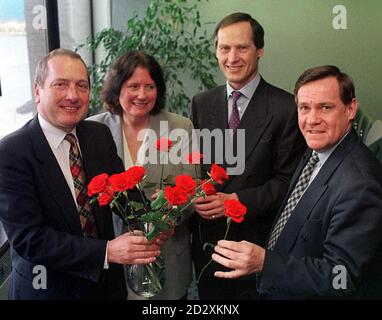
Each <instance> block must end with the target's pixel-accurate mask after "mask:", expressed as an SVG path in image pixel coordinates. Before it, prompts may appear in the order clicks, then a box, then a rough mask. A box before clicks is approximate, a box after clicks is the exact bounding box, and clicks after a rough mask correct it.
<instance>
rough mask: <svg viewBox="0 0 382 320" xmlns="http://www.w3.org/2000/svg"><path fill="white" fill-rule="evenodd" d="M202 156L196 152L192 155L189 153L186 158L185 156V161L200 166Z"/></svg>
mask: <svg viewBox="0 0 382 320" xmlns="http://www.w3.org/2000/svg"><path fill="white" fill-rule="evenodd" d="M203 157H204V156H203V154H202V153H200V152H198V151H194V152H192V153H190V154H189V155H188V156H187V161H188V163H190V164H200V160H202V159H203Z"/></svg>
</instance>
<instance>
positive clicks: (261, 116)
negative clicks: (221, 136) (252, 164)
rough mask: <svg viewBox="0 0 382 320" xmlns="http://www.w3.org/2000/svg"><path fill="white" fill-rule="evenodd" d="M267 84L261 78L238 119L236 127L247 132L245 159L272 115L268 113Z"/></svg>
mask: <svg viewBox="0 0 382 320" xmlns="http://www.w3.org/2000/svg"><path fill="white" fill-rule="evenodd" d="M267 87H268V84H267V83H266V82H265V81H264V80H263V79H262V78H261V80H260V83H259V86H258V87H257V89H256V91H255V93H254V95H253V97H252V99H251V101H250V102H249V104H248V107H247V109H246V110H245V113H244V115H243V118H242V119H241V121H240V124H239V127H238V129H244V130H246V132H249V134H246V137H245V138H246V139H245V158H246V159H247V158H248V156H249V155H250V153H251V152H252V150H253V149H254V148H255V147H256V145H257V144H258V142H259V140H260V137H261V136H262V134H263V133H264V130H265V129H266V128H267V126H268V124H269V122H270V121H271V120H272V116H271V115H268V112H267V106H268V101H267V99H268V93H267V91H268V90H267Z"/></svg>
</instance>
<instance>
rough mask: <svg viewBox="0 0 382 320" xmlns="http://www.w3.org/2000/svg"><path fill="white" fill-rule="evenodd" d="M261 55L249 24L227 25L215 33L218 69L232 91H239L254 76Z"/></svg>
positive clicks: (261, 50)
mask: <svg viewBox="0 0 382 320" xmlns="http://www.w3.org/2000/svg"><path fill="white" fill-rule="evenodd" d="M263 54H264V49H257V48H256V46H255V44H254V43H253V38H252V28H251V25H250V23H249V22H246V21H244V22H238V23H234V24H231V25H228V26H226V27H224V28H221V29H220V30H219V31H218V33H217V46H216V57H217V59H218V61H219V67H220V69H221V71H222V72H223V74H224V76H225V77H226V79H227V80H228V83H229V84H230V85H231V86H232V87H233V88H234V89H241V88H242V87H243V86H245V85H246V84H247V83H248V82H250V81H251V80H252V79H253V78H254V77H255V76H256V74H257V69H258V59H259V58H260V57H262V56H263Z"/></svg>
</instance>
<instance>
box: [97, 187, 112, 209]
mask: <svg viewBox="0 0 382 320" xmlns="http://www.w3.org/2000/svg"><path fill="white" fill-rule="evenodd" d="M113 197H114V192H113V190H111V189H110V188H106V189H105V190H104V192H102V194H101V195H100V196H99V197H98V203H99V205H100V207H102V206H106V205H108V204H109V203H110V202H111V201H112V200H113Z"/></svg>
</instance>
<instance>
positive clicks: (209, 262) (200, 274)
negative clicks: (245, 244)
mask: <svg viewBox="0 0 382 320" xmlns="http://www.w3.org/2000/svg"><path fill="white" fill-rule="evenodd" d="M231 220H232V219H231V218H227V229H226V230H225V234H224V238H223V240H225V239H226V238H227V235H228V231H229V227H230V226H231ZM199 226H200V225H199ZM199 236H200V229H199ZM200 240H201V239H200ZM212 261H213V259H212V258H211V259H210V261H208V263H207V264H206V265H205V266H204V267H203V269H202V271H200V273H199V276H198V279H197V280H196V283H199V281H200V278H201V277H202V274H203V273H204V271H205V270H206V269H207V268H208V266H209V265H210V264H211V262H212Z"/></svg>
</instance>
